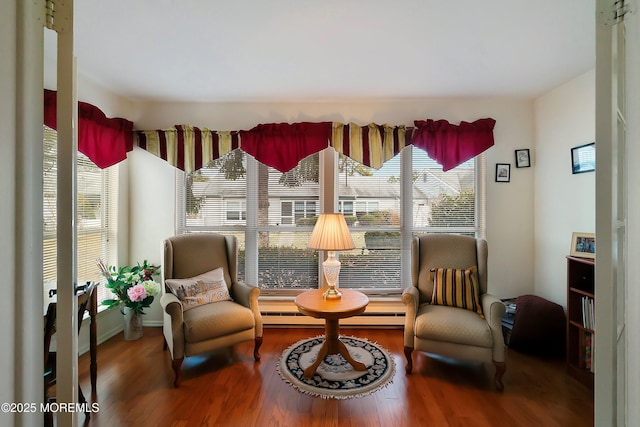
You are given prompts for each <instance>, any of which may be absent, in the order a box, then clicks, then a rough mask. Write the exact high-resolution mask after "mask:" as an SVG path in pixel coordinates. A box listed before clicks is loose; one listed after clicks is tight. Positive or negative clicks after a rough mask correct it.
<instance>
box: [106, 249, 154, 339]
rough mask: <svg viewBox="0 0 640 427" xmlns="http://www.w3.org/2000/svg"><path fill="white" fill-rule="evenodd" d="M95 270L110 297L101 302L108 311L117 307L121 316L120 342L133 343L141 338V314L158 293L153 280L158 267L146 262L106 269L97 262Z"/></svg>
mask: <svg viewBox="0 0 640 427" xmlns="http://www.w3.org/2000/svg"><path fill="white" fill-rule="evenodd" d="M98 267H99V268H100V271H101V272H102V274H103V276H104V277H105V278H106V279H107V283H106V285H105V286H106V287H107V289H110V290H111V292H112V293H113V298H109V299H106V300H104V301H102V304H103V305H106V306H107V307H109V308H112V307H116V306H117V307H119V308H120V312H121V313H122V314H124V322H125V323H124V325H125V326H124V339H125V340H136V339H138V338H141V337H142V315H143V314H144V309H145V308H147V307H149V306H150V305H151V303H152V302H153V299H154V297H155V296H156V295H158V294H159V293H160V284H159V283H158V282H156V281H155V280H153V276H155V275H157V274H158V273H159V272H158V270H159V269H160V267H159V266H157V265H153V264H150V263H149V262H147V260H144V261H143V262H142V265H141V264H140V263H138V264H137V265H134V266H132V267H131V266H128V265H126V266H124V267H115V266H112V265H110V266H108V267H107V266H106V265H105V264H104V262H102V261H101V260H100V261H98Z"/></svg>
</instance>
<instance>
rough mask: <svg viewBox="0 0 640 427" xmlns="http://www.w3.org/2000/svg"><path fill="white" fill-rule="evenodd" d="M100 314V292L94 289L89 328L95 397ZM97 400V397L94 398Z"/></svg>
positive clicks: (91, 369) (92, 392) (90, 367)
mask: <svg viewBox="0 0 640 427" xmlns="http://www.w3.org/2000/svg"><path fill="white" fill-rule="evenodd" d="M97 314H98V292H97V291H96V290H95V289H94V290H93V294H92V295H91V306H90V307H89V318H90V319H91V325H90V328H89V355H90V357H91V364H90V365H89V370H90V373H91V396H92V397H95V395H96V392H97V388H96V383H97V379H98V362H97V358H98V331H97V325H96V315H97ZM93 400H94V401H95V399H93Z"/></svg>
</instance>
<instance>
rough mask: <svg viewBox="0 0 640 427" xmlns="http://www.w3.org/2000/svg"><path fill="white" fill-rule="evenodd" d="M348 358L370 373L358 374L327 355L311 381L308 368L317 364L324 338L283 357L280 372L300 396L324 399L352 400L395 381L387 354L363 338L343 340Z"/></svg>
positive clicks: (337, 357)
mask: <svg viewBox="0 0 640 427" xmlns="http://www.w3.org/2000/svg"><path fill="white" fill-rule="evenodd" d="M340 341H342V342H343V343H344V344H345V345H346V347H347V350H349V354H351V357H353V359H354V360H356V361H357V362H361V363H363V364H364V365H365V366H366V367H367V369H366V370H365V371H356V370H355V369H353V366H351V365H350V364H349V363H348V362H347V361H346V360H345V359H344V358H343V357H342V356H341V355H339V354H331V355H327V356H326V357H325V358H324V360H323V361H322V363H320V365H319V366H318V369H317V371H316V373H315V375H313V377H312V378H305V377H304V375H303V372H304V370H305V368H307V367H309V366H311V365H312V364H313V362H315V360H316V357H317V355H318V351H319V350H320V347H321V346H322V343H323V342H324V337H322V336H320V337H315V338H310V339H304V340H301V341H298V342H297V343H295V344H293V345H292V346H290V347H289V348H287V349H286V350H285V351H284V352H283V353H282V356H280V361H279V362H278V372H279V373H280V376H281V377H282V379H283V380H284V381H286V382H287V383H289V384H291V386H293V387H294V388H295V389H296V390H298V391H300V392H301V393H305V394H309V395H311V396H316V397H321V398H323V399H350V398H353V397H362V396H366V395H368V394H371V393H374V392H376V391H378V390H380V389H381V388H383V387H385V386H387V385H389V384H390V383H391V382H392V381H393V376H394V374H395V371H396V364H395V361H394V360H393V357H392V356H391V354H389V352H388V351H387V350H385V349H384V348H382V347H380V346H379V345H377V344H375V343H372V342H370V341H367V340H366V339H364V338H355V337H344V336H341V337H340Z"/></svg>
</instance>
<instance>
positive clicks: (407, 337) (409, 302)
mask: <svg viewBox="0 0 640 427" xmlns="http://www.w3.org/2000/svg"><path fill="white" fill-rule="evenodd" d="M419 301H420V292H419V291H418V288H416V287H413V286H410V287H408V288H405V289H404V291H402V302H403V303H404V305H405V306H406V308H407V310H406V313H405V317H404V345H405V347H411V348H413V342H414V325H415V323H416V313H417V312H418V303H419Z"/></svg>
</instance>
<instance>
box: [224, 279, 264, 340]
mask: <svg viewBox="0 0 640 427" xmlns="http://www.w3.org/2000/svg"><path fill="white" fill-rule="evenodd" d="M259 296H260V288H258V287H257V286H251V285H247V284H246V283H244V282H235V283H234V284H233V286H231V297H232V298H233V300H234V301H235V302H237V303H238V304H241V305H243V306H245V307H247V308H248V309H250V310H251V312H252V313H253V317H254V319H255V321H256V337H261V336H262V314H261V313H260V307H259V306H258V297H259Z"/></svg>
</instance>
